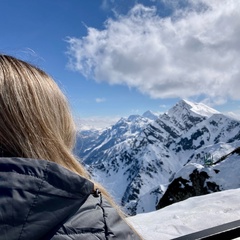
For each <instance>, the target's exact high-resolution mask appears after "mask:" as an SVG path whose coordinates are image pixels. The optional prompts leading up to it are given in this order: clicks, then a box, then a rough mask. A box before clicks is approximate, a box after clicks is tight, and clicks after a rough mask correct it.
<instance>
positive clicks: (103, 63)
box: [0, 0, 240, 126]
mask: <svg viewBox="0 0 240 240" xmlns="http://www.w3.org/2000/svg"><path fill="white" fill-rule="evenodd" d="M0 9H1V15H0V20H1V21H0V27H1V35H0V51H1V52H3V53H6V54H10V55H14V56H16V57H19V58H21V59H24V60H27V61H30V62H31V63H33V64H35V65H37V66H39V67H40V68H42V69H43V70H45V71H46V72H47V73H48V74H50V75H51V76H52V77H53V78H54V79H55V81H56V82H57V83H58V84H59V86H60V87H61V88H62V89H63V91H64V92H65V94H66V95H67V97H68V99H69V101H70V104H71V107H72V110H73V114H74V116H75V118H76V119H79V118H80V119H81V120H82V121H84V122H85V123H86V122H88V123H90V124H92V125H95V126H98V125H100V124H108V122H111V123H112V122H113V121H115V120H116V119H117V118H119V117H121V116H128V115H130V114H142V113H143V112H144V111H146V110H152V111H155V112H164V111H166V110H167V109H168V108H170V107H171V106H172V105H174V104H175V103H176V102H177V101H179V99H182V98H186V99H189V100H191V101H196V102H200V101H202V102H204V103H206V104H208V105H210V106H212V107H214V108H215V109H217V110H219V111H223V112H229V111H231V112H235V113H236V114H239V113H240V102H239V99H240V94H239V93H238V89H239V87H240V86H239V85H240V80H239V78H240V72H239V71H240V70H239V69H240V59H239V53H240V41H239V38H240V31H239V29H240V2H239V1H234V0H227V1H223V0H181V1H180V0H171V1H168V0H139V1H136V0H91V1H83V0H71V1H70V0H51V1H49V0H41V1H37V0H21V1H20V0H1V1H0Z"/></svg>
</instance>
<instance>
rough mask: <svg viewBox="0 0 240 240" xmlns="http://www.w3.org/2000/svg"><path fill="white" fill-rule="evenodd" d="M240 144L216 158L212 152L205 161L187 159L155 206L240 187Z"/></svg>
mask: <svg viewBox="0 0 240 240" xmlns="http://www.w3.org/2000/svg"><path fill="white" fill-rule="evenodd" d="M239 162H240V147H238V148H236V149H235V150H233V151H232V152H231V153H229V154H227V155H225V156H223V157H221V158H220V159H218V160H215V162H214V158H213V156H212V155H211V154H209V155H208V156H206V158H205V162H202V164H199V163H194V162H193V163H188V164H187V165H186V166H184V167H183V168H182V169H181V170H180V171H179V172H177V173H176V175H175V178H174V180H173V181H172V182H171V183H170V184H169V186H168V189H167V190H166V192H165V193H164V195H163V197H162V198H161V199H160V201H159V203H158V205H157V208H158V209H160V208H163V207H166V206H168V205H170V204H172V203H175V202H179V201H182V200H185V199H187V198H189V197H194V196H199V195H205V194H208V193H212V192H218V191H223V190H227V189H236V188H239V187H240V175H239V172H240V163H239Z"/></svg>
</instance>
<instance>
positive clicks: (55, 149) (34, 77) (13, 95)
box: [0, 55, 86, 175]
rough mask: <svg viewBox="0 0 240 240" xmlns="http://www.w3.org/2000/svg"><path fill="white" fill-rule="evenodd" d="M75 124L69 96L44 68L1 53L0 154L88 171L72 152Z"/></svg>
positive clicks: (81, 172)
mask: <svg viewBox="0 0 240 240" xmlns="http://www.w3.org/2000/svg"><path fill="white" fill-rule="evenodd" d="M74 141H75V127H74V123H73V119H72V116H71V114H70V111H69V107H68V103H67V101H66V98H65V96H64V95H63V93H62V92H61V90H60V89H59V87H58V86H57V84H56V83H55V82H54V81H53V80H52V79H51V78H50V77H49V76H48V75H47V74H46V73H45V72H43V71H42V70H40V69H38V68H37V67H34V66H33V65H31V64H28V63H26V62H24V61H21V60H18V59H16V58H14V57H10V56H6V55H0V147H1V149H0V157H1V154H2V155H3V156H4V154H6V153H7V154H6V155H8V156H9V155H10V156H12V157H27V158H38V159H47V160H50V161H54V162H57V163H59V164H61V165H63V166H65V167H66V168H69V169H70V170H73V171H75V172H78V173H80V174H82V175H85V174H86V173H85V171H84V170H83V169H82V167H81V166H80V165H79V164H78V163H77V161H76V160H75V158H74V157H73V156H72V148H73V145H74Z"/></svg>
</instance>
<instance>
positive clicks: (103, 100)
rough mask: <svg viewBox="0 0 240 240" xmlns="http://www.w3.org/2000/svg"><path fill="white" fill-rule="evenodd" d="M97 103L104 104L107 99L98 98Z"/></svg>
mask: <svg viewBox="0 0 240 240" xmlns="http://www.w3.org/2000/svg"><path fill="white" fill-rule="evenodd" d="M95 101H96V102H97V103H102V102H106V99H105V98H96V99H95Z"/></svg>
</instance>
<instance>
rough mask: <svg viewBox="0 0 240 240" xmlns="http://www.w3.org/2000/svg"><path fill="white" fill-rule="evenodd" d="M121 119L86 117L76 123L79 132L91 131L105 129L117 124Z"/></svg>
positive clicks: (76, 120)
mask: <svg viewBox="0 0 240 240" xmlns="http://www.w3.org/2000/svg"><path fill="white" fill-rule="evenodd" d="M119 119H120V117H99V116H93V117H85V118H77V119H75V123H76V126H77V129H78V130H89V129H97V130H100V129H104V128H107V127H110V126H111V125H113V124H115V123H116V122H117V121H118V120H119Z"/></svg>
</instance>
